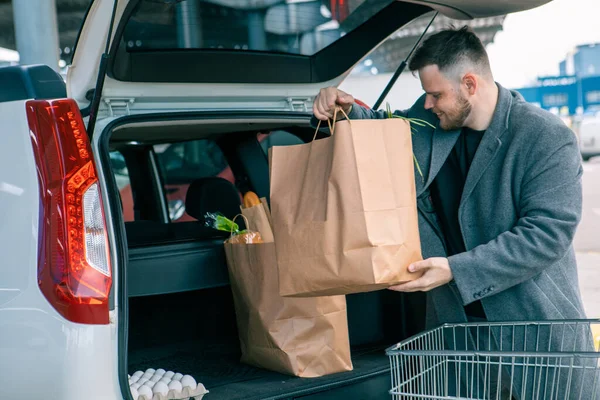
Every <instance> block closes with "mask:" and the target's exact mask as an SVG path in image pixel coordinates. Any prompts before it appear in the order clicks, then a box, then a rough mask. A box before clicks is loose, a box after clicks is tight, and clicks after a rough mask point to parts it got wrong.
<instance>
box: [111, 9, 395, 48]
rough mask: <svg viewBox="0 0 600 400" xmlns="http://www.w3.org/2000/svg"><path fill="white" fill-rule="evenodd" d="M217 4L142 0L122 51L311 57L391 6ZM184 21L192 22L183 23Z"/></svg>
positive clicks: (128, 25)
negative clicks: (187, 50)
mask: <svg viewBox="0 0 600 400" xmlns="http://www.w3.org/2000/svg"><path fill="white" fill-rule="evenodd" d="M217 3H218V2H210V1H202V2H200V1H198V2H194V3H192V2H175V1H169V2H165V1H163V2H158V1H156V0H142V1H141V2H140V3H139V4H138V5H137V6H136V9H135V10H134V12H133V14H132V16H131V18H130V19H129V21H128V23H127V26H126V28H125V32H124V39H125V40H124V42H123V46H124V50H125V51H127V52H130V53H131V52H136V51H147V50H170V49H182V48H194V49H217V50H229V51H249V50H250V51H251V50H255V51H268V52H274V53H288V54H301V55H313V54H315V53H317V52H318V51H319V50H321V49H323V48H325V47H327V46H328V45H330V44H331V43H333V42H335V41H336V40H339V39H340V38H342V37H343V36H344V35H345V34H347V33H348V32H351V31H353V30H354V29H355V28H357V27H358V26H360V25H361V24H362V23H364V22H365V21H367V20H368V19H369V18H371V17H373V16H374V15H375V14H376V13H378V12H379V11H381V10H382V9H383V8H384V7H385V6H387V5H388V4H389V3H391V0H384V1H380V0H354V1H352V2H350V1H346V0H331V1H329V2H321V1H295V2H293V3H292V2H282V1H279V0H263V1H260V2H253V1H241V0H226V1H223V2H221V4H217ZM187 15H193V16H195V17H194V18H192V19H187V20H186V19H184V18H185V16H187Z"/></svg>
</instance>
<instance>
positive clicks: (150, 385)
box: [144, 381, 156, 389]
mask: <svg viewBox="0 0 600 400" xmlns="http://www.w3.org/2000/svg"><path fill="white" fill-rule="evenodd" d="M154 385H156V382H152V381H148V382H146V383H144V386H148V387H149V388H150V389H152V388H153V387H154Z"/></svg>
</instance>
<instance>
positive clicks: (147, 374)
mask: <svg viewBox="0 0 600 400" xmlns="http://www.w3.org/2000/svg"><path fill="white" fill-rule="evenodd" d="M153 376H154V375H152V374H149V373H145V374H144V375H142V378H144V379H150V378H152V377H153Z"/></svg>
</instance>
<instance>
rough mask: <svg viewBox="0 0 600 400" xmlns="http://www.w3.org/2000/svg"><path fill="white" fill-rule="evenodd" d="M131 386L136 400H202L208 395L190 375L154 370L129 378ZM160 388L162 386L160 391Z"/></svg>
mask: <svg viewBox="0 0 600 400" xmlns="http://www.w3.org/2000/svg"><path fill="white" fill-rule="evenodd" d="M140 383H141V384H140ZM173 384H174V385H173ZM129 386H130V388H129V390H130V391H131V395H132V396H133V398H134V400H188V399H190V400H201V399H202V397H204V395H205V394H207V393H208V390H206V388H205V387H204V385H203V384H202V383H196V380H195V379H194V378H193V377H192V376H190V375H183V374H181V373H175V372H173V371H165V370H164V369H158V370H154V369H153V368H149V369H147V370H146V372H143V371H136V372H135V373H134V375H133V376H129ZM158 386H161V388H160V389H159V390H157V388H158ZM172 386H175V387H172ZM142 388H143V389H144V390H143V391H142V390H140V389H142Z"/></svg>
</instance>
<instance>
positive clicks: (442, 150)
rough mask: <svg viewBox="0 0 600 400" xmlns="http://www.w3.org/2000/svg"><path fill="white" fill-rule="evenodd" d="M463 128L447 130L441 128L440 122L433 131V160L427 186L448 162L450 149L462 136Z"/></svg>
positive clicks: (426, 186)
mask: <svg viewBox="0 0 600 400" xmlns="http://www.w3.org/2000/svg"><path fill="white" fill-rule="evenodd" d="M460 132H461V129H457V130H453V131H445V130H443V129H442V128H440V126H439V124H438V126H437V127H436V128H435V131H434V132H433V141H432V143H431V161H430V164H429V169H428V173H427V181H426V183H425V188H428V187H429V185H431V182H433V180H434V179H435V177H436V175H437V174H438V172H440V169H441V168H442V165H444V162H446V159H447V158H448V155H449V154H450V151H452V148H453V147H454V145H455V144H456V141H457V140H458V137H459V136H460Z"/></svg>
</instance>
